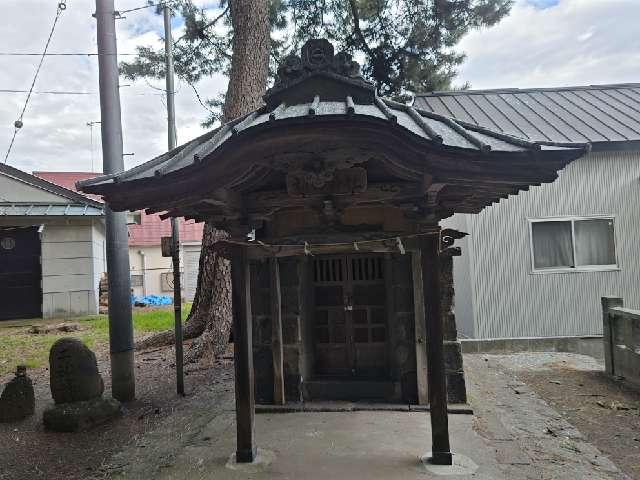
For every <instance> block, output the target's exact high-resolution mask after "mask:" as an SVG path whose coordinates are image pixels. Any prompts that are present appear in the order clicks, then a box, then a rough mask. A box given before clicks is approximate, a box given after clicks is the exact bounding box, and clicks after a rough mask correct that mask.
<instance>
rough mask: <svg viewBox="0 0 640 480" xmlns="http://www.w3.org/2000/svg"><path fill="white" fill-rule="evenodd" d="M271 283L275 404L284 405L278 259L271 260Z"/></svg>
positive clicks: (272, 258)
mask: <svg viewBox="0 0 640 480" xmlns="http://www.w3.org/2000/svg"><path fill="white" fill-rule="evenodd" d="M269 270H270V271H269V276H270V282H271V288H270V291H271V352H272V355H273V403H275V404H276V405H284V404H285V397H284V367H283V363H282V361H283V352H282V300H281V293H280V264H279V262H278V259H277V258H276V257H271V258H270V259H269Z"/></svg>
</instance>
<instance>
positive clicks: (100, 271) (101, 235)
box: [91, 219, 107, 312]
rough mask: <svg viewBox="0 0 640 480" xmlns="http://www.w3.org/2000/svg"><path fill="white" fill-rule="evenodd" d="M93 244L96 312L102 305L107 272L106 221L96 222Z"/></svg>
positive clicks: (93, 231) (94, 224)
mask: <svg viewBox="0 0 640 480" xmlns="http://www.w3.org/2000/svg"><path fill="white" fill-rule="evenodd" d="M91 236H92V244H93V299H94V305H95V311H96V312H97V311H98V308H99V304H100V298H99V296H100V280H101V279H102V276H103V275H104V274H105V273H106V271H107V259H106V248H105V247H106V246H105V242H106V237H105V224H104V220H102V219H100V220H95V221H94V222H93V228H92V231H91Z"/></svg>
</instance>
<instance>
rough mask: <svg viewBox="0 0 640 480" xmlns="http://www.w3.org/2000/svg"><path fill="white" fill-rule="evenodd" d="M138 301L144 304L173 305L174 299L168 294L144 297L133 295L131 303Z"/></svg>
mask: <svg viewBox="0 0 640 480" xmlns="http://www.w3.org/2000/svg"><path fill="white" fill-rule="evenodd" d="M136 303H137V304H144V305H171V304H172V303H173V299H172V298H171V297H168V296H167V295H146V296H143V297H136V296H135V295H131V305H135V304H136Z"/></svg>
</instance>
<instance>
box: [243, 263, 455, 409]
mask: <svg viewBox="0 0 640 480" xmlns="http://www.w3.org/2000/svg"><path fill="white" fill-rule="evenodd" d="M306 263H307V259H306V258H282V259H279V266H280V288H281V301H282V304H281V308H282V327H283V329H282V330H283V331H282V335H283V367H284V383H285V397H286V400H287V401H288V402H300V401H302V400H303V388H302V386H303V382H304V381H305V379H307V378H309V377H310V376H312V371H311V369H312V366H313V344H312V343H311V338H310V332H307V327H309V325H310V324H311V322H310V321H309V322H308V325H305V321H304V319H305V317H306V315H305V313H304V309H305V293H304V292H305V288H307V287H306V278H305V275H306V269H305V265H306ZM411 264H412V262H411V255H410V254H405V255H402V254H400V253H397V254H388V255H387V256H386V257H385V265H386V267H385V269H386V275H387V289H386V290H387V293H386V295H387V299H386V304H387V308H388V324H389V329H388V343H389V349H388V355H389V377H390V378H389V380H390V381H391V382H392V383H393V384H394V385H396V386H397V388H396V389H395V393H394V395H393V397H394V398H389V399H387V400H388V401H396V402H406V403H417V401H418V387H417V378H416V372H417V368H416V346H415V345H416V343H415V309H414V298H413V275H412V267H411ZM269 274H270V272H269V262H268V261H256V262H252V263H251V314H252V319H253V360H254V374H255V396H256V402H257V403H261V404H271V403H273V352H272V349H271V335H272V330H271V328H272V323H271V307H270V291H269V289H270V281H269ZM309 288H310V287H309ZM453 299H454V291H453V262H452V258H451V257H450V256H445V257H443V259H442V310H443V322H444V335H445V337H444V338H445V344H444V354H445V368H446V375H447V385H448V400H449V402H451V403H466V400H467V395H466V386H465V379H464V371H463V366H462V352H461V347H460V342H459V341H458V339H457V329H456V324H455V315H454V312H453Z"/></svg>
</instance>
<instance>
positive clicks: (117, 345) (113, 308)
mask: <svg viewBox="0 0 640 480" xmlns="http://www.w3.org/2000/svg"><path fill="white" fill-rule="evenodd" d="M95 17H96V20H97V24H98V25H97V27H98V30H97V34H98V68H99V79H100V115H101V124H100V128H101V131H102V158H103V169H104V173H105V174H114V173H119V172H122V171H123V170H124V160H123V158H122V122H121V115H120V92H119V85H118V58H117V52H118V50H117V45H116V24H115V10H114V6H113V0H96V13H95ZM105 218H106V235H107V241H106V252H107V277H108V281H109V350H110V352H111V390H112V394H113V396H114V398H117V399H118V400H120V401H123V402H128V401H131V400H133V399H135V396H136V385H135V376H134V362H133V324H132V320H131V278H130V276H129V275H130V273H129V235H128V232H127V214H126V212H114V211H112V210H111V209H110V208H109V205H105Z"/></svg>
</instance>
